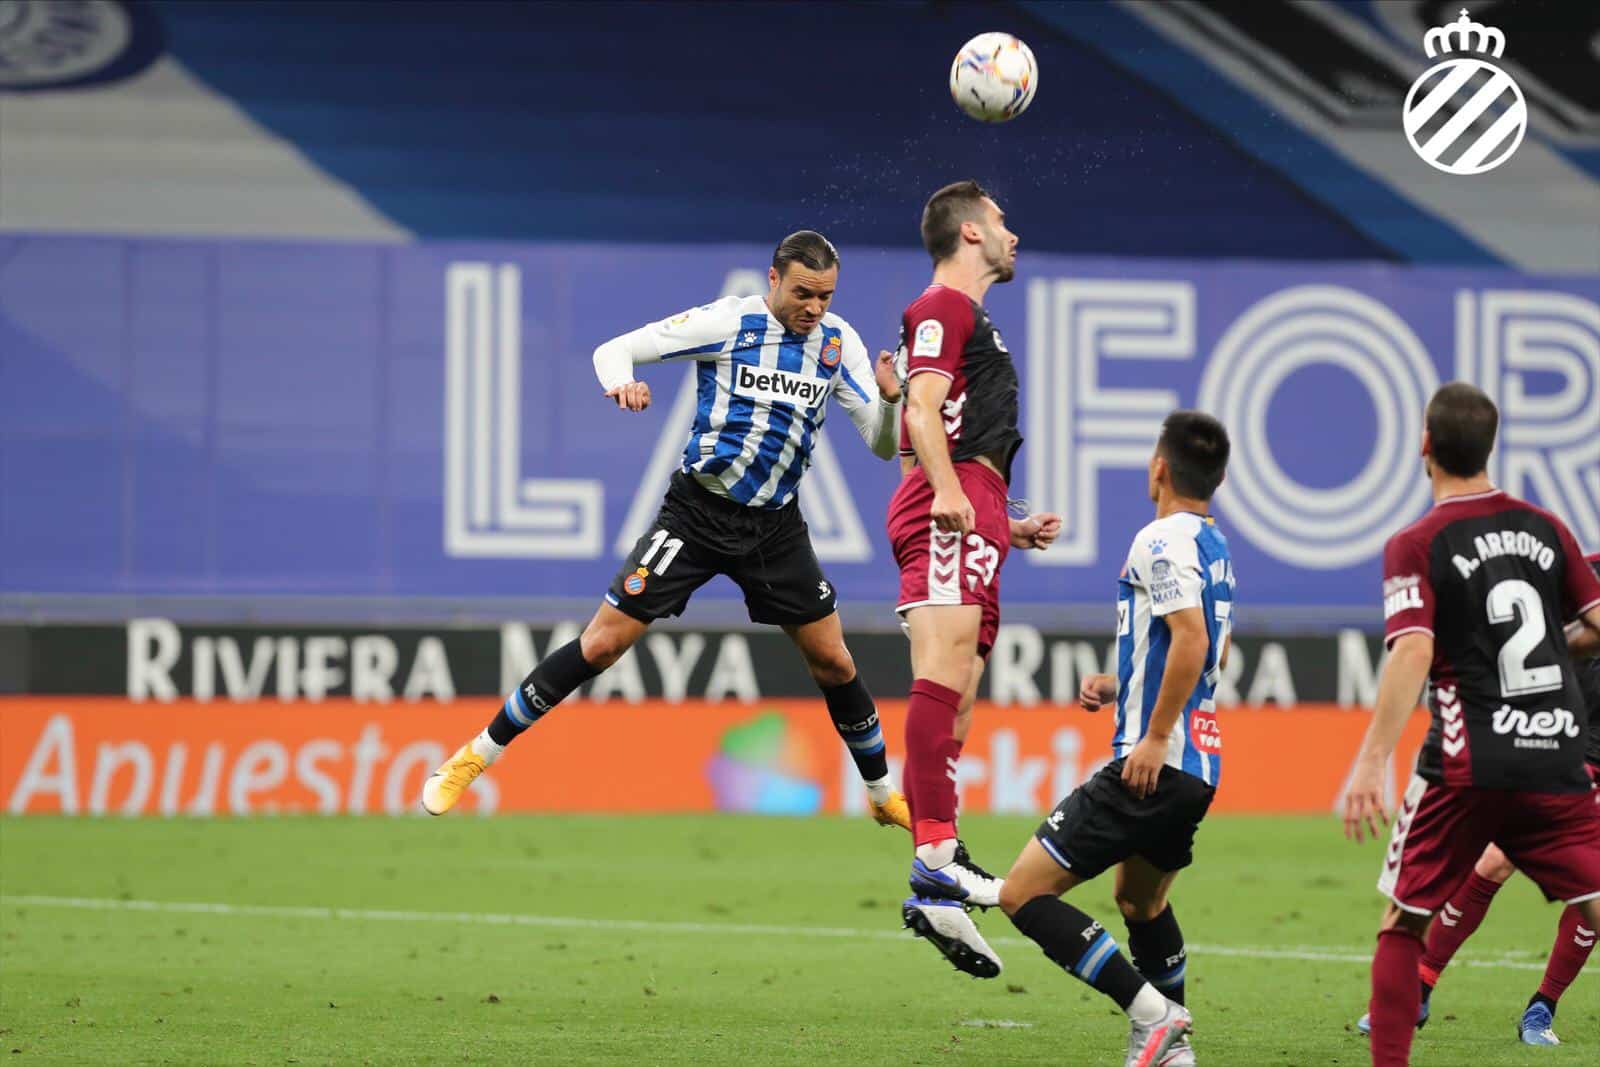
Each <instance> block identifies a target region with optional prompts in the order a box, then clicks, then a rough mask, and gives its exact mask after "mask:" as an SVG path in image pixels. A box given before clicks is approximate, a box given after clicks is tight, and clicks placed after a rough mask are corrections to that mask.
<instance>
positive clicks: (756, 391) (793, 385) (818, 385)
mask: <svg viewBox="0 0 1600 1067" xmlns="http://www.w3.org/2000/svg"><path fill="white" fill-rule="evenodd" d="M733 391H734V392H735V393H738V394H739V395H740V396H748V397H752V398H754V399H756V400H765V401H767V402H768V403H783V404H798V405H800V406H801V407H807V408H809V407H816V406H817V405H818V404H820V403H821V402H822V400H823V398H824V397H826V396H827V395H828V381H827V380H826V379H824V378H807V377H806V376H805V375H803V374H791V373H790V372H788V371H783V370H763V369H762V368H760V367H750V366H744V365H741V366H740V367H739V369H738V372H737V373H736V374H734V376H733Z"/></svg>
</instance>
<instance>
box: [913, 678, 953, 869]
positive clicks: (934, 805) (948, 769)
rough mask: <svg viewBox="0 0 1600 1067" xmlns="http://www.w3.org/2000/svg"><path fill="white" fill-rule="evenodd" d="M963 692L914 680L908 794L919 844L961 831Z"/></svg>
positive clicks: (915, 835)
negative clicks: (958, 803)
mask: <svg viewBox="0 0 1600 1067" xmlns="http://www.w3.org/2000/svg"><path fill="white" fill-rule="evenodd" d="M960 703H961V694H960V693H957V692H956V691H955V690H954V689H949V688H946V687H945V686H942V685H939V684H938V683H937V682H930V681H928V680H927V679H925V678H918V679H917V680H916V681H914V682H912V683H911V702H910V705H909V707H908V708H907V710H906V766H905V787H906V799H907V801H908V802H909V803H910V805H911V810H912V812H913V813H914V817H913V819H912V823H911V825H912V827H913V830H912V836H913V838H914V841H915V843H916V844H918V845H931V844H936V843H937V842H940V841H948V840H949V839H950V838H952V837H955V836H956V759H957V757H959V756H960V755H961V745H960V744H958V743H957V742H956V737H955V728H956V709H957V707H959V706H960Z"/></svg>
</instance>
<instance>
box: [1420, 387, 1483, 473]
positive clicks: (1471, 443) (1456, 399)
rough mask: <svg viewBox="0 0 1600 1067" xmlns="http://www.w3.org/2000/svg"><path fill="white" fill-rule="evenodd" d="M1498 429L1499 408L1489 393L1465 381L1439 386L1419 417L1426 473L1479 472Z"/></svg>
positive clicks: (1481, 470) (1481, 471)
mask: <svg viewBox="0 0 1600 1067" xmlns="http://www.w3.org/2000/svg"><path fill="white" fill-rule="evenodd" d="M1499 429H1500V412H1499V410H1498V409H1496V408H1495V406H1494V401H1493V400H1490V399H1489V394H1487V393H1485V392H1484V391H1483V390H1482V389H1479V388H1478V387H1477V386H1475V385H1471V384H1469V383H1467V382H1450V383H1448V384H1446V385H1442V386H1440V387H1439V391H1438V392H1437V393H1434V394H1433V399H1432V400H1430V401H1428V411H1427V414H1426V415H1425V416H1424V418H1423V430H1422V460H1423V464H1424V465H1425V466H1426V468H1427V470H1428V474H1429V476H1430V477H1431V476H1432V475H1433V473H1434V472H1435V471H1438V472H1439V473H1441V474H1446V475H1450V476H1452V477H1456V478H1472V477H1475V476H1477V475H1479V474H1482V473H1483V472H1484V469H1485V468H1486V467H1488V466H1489V453H1490V452H1493V451H1494V435H1495V433H1496V431H1498V430H1499Z"/></svg>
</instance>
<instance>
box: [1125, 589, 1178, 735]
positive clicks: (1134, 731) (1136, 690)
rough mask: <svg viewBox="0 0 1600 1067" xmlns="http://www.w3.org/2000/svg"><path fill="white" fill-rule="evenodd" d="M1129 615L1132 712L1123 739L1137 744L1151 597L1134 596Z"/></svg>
mask: <svg viewBox="0 0 1600 1067" xmlns="http://www.w3.org/2000/svg"><path fill="white" fill-rule="evenodd" d="M1129 615H1130V616H1131V618H1130V619H1129V625H1131V626H1132V627H1133V631H1132V633H1133V663H1134V667H1133V674H1132V676H1130V677H1129V679H1128V702H1127V707H1128V709H1129V712H1130V714H1128V715H1126V716H1124V717H1123V723H1122V738H1121V740H1122V742H1123V743H1124V744H1128V745H1135V744H1138V743H1139V738H1140V737H1143V736H1144V716H1143V715H1142V714H1140V710H1139V709H1141V708H1143V707H1144V661H1145V658H1146V656H1147V655H1148V653H1149V651H1150V598H1149V597H1140V596H1137V595H1136V596H1135V597H1134V598H1133V611H1131V612H1129ZM1156 684H1157V685H1159V684H1160V682H1159V681H1158V682H1157V683H1156ZM1174 732H1176V731H1174Z"/></svg>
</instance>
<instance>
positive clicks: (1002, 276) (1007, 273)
mask: <svg viewBox="0 0 1600 1067" xmlns="http://www.w3.org/2000/svg"><path fill="white" fill-rule="evenodd" d="M1016 276H1017V265H1016V264H1015V263H1002V264H1000V266H999V267H997V268H996V269H995V275H994V280H995V281H997V282H1009V281H1010V280H1011V279H1012V278H1015V277H1016Z"/></svg>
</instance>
